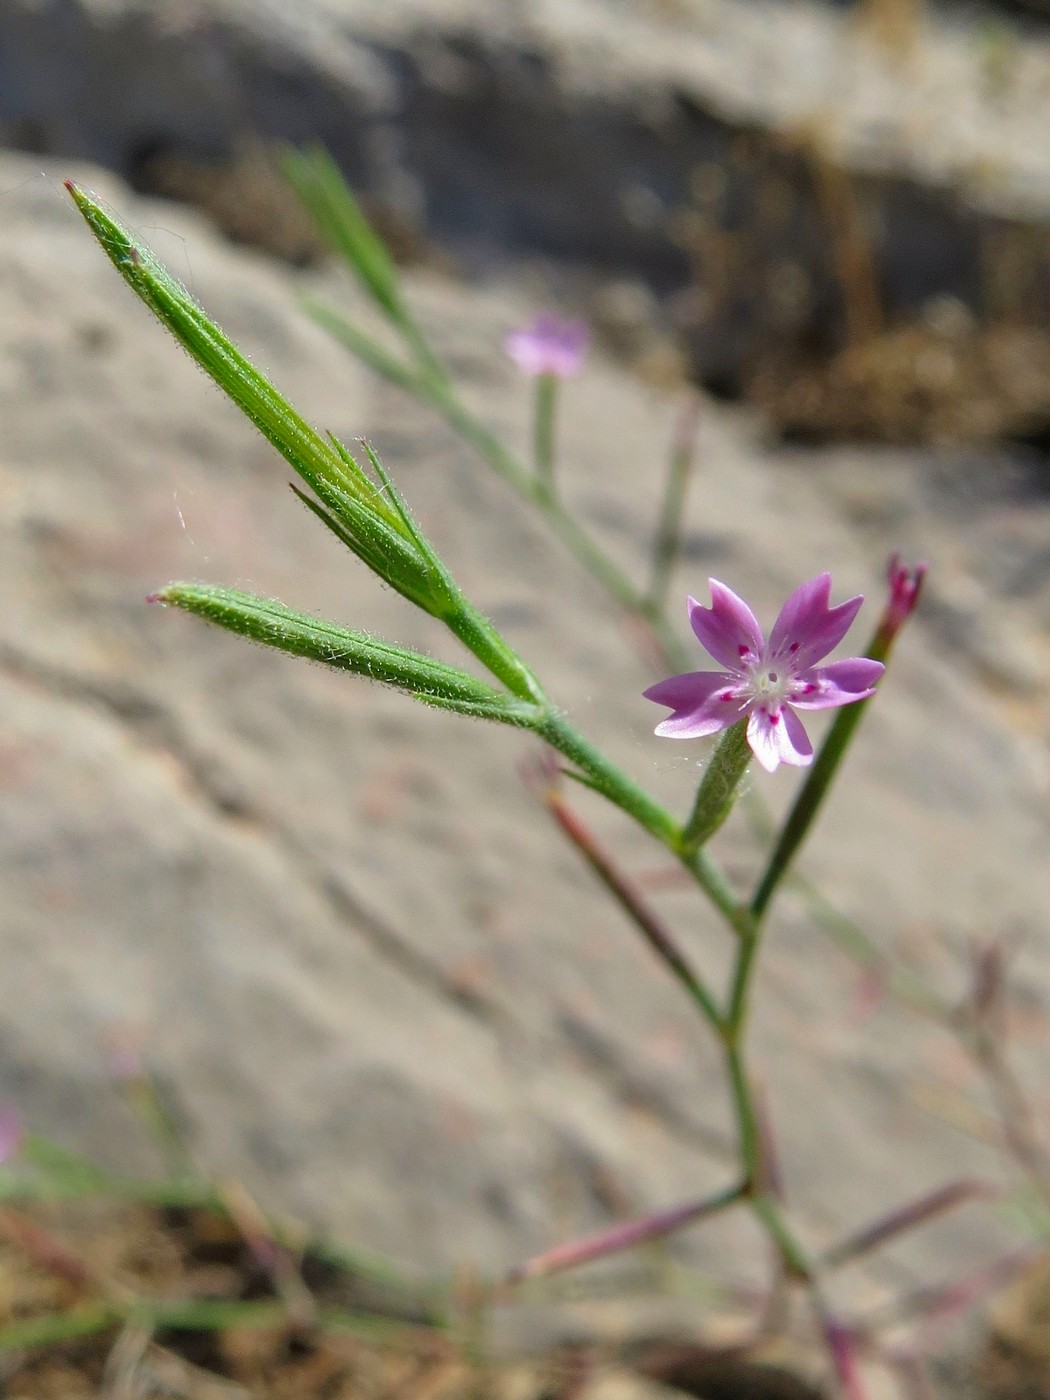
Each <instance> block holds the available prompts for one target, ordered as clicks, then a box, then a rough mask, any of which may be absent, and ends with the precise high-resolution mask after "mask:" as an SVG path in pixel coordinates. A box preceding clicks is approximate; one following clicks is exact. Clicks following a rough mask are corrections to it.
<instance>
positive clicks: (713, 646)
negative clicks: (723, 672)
mask: <svg viewBox="0 0 1050 1400" xmlns="http://www.w3.org/2000/svg"><path fill="white" fill-rule="evenodd" d="M707 582H708V584H709V585H710V588H711V606H710V608H704V607H701V605H700V604H699V603H698V602H697V601H696V599H695V598H689V599H688V600H687V606H688V608H689V622H690V625H691V626H692V629H693V631H694V632H695V633H696V636H697V640H698V641H699V643H700V645H701V646H702V647H704V648H705V650H707V651H709V652H710V653H711V655H712V656H713V657H714V658H715V660H716V661H720V662H721V663H722V665H723V666H728V667H729V668H730V669H731V670H733V671H739V670H740V667H741V662H742V661H743V660H744V658H745V657H746V656H748V655H750V654H752V653H753V654H754V655H755V656H758V655H760V654H761V651H762V647H763V646H764V645H765V642H764V639H763V636H762V629H761V627H759V625H758V622H757V621H756V619H755V615H754V613H753V612H752V611H751V609H750V608H749V607H748V605H747V604H746V603H745V602H744V600H743V598H738V597H737V595H736V594H735V593H734V592H733V590H732V589H731V588H727V587H726V586H725V584H724V583H719V581H718V579H716V578H711V579H708V580H707Z"/></svg>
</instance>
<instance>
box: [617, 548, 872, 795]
mask: <svg viewBox="0 0 1050 1400" xmlns="http://www.w3.org/2000/svg"><path fill="white" fill-rule="evenodd" d="M708 582H709V583H710V585H711V606H710V608H704V607H701V606H700V604H699V603H698V602H697V601H696V599H695V598H690V599H689V603H688V606H689V621H690V623H691V624H692V627H693V631H694V632H695V633H696V635H697V637H698V638H699V640H700V643H701V645H702V646H703V647H705V648H706V650H707V651H709V652H710V653H711V655H712V656H713V657H714V658H715V660H716V661H720V662H721V663H722V665H723V666H724V667H725V668H726V669H725V671H691V672H689V674H687V675H684V676H672V677H671V678H670V680H666V681H660V682H659V683H658V684H657V685H654V686H650V687H649V689H648V690H647V691H646V692H645V695H646V698H647V699H649V700H655V701H656V703H657V704H658V705H667V706H668V707H669V708H670V709H671V710H672V711H673V713H672V714H671V715H670V716H669V717H668V718H667V719H665V720H664V721H663V722H662V723H661V724H658V725H657V726H656V732H657V734H662V735H664V736H665V737H667V738H669V739H699V738H702V737H703V736H704V735H707V734H717V733H718V732H719V731H720V730H722V729H728V728H729V727H730V726H731V725H733V724H735V723H736V722H737V721H738V720H740V719H742V718H743V716H744V715H746V716H747V742H748V743H749V744H750V745H751V749H752V752H753V753H754V755H755V757H756V758H757V759H758V761H759V763H761V765H762V767H763V768H765V769H767V770H768V771H769V772H770V773H772V772H773V770H774V769H775V768H776V767H777V765H778V764H780V763H793V764H795V765H797V766H799V767H804V766H805V765H806V764H808V763H811V762H812V760H813V745H812V744H811V743H810V741H809V736H808V735H807V733H806V731H805V729H804V728H803V725H802V721H801V720H800V719H799V717H798V715H796V714H795V710H796V709H798V710H826V709H830V708H832V707H833V706H836V705H851V704H852V703H853V702H854V701H855V700H866V699H867V698H868V696H869V695H873V694H874V693H875V692H874V685H875V682H876V681H877V680H878V678H879V676H881V675H882V672H883V670H884V667H883V665H882V663H881V662H880V661H869V660H868V659H867V657H860V656H852V657H850V658H849V659H848V660H847V661H832V662H829V663H828V665H826V666H817V664H816V663H817V662H818V661H820V660H821V659H822V658H823V657H825V656H827V654H828V652H829V651H831V650H832V648H833V647H836V646H838V644H839V642H841V641H842V638H843V637H844V636H845V635H846V633H847V632H848V631H849V628H850V624H851V623H852V622H853V619H854V618H855V617H856V615H857V611H858V609H859V608H860V605H861V603H862V602H863V601H864V600H863V598H850V600H849V601H848V602H846V603H840V604H839V605H838V607H837V608H832V607H829V606H828V603H829V600H830V598H831V575H830V574H819V575H818V576H817V577H816V578H815V579H810V581H809V583H804V584H802V586H801V587H800V588H796V589H795V591H794V593H792V595H791V597H790V598H789V599H788V600H787V602H786V603H785V604H784V606H783V607H782V608H781V610H780V616H779V617H778V618H777V620H776V622H775V623H774V624H773V630H772V632H771V633H770V634H769V641H768V642H767V641H766V640H765V638H764V637H763V635H762V629H761V628H760V627H759V625H758V623H757V622H756V621H755V617H754V614H753V613H752V611H751V609H750V608H749V607H748V606H747V604H746V603H745V602H744V601H743V599H742V598H738V597H737V596H736V594H735V593H734V592H733V591H732V590H731V589H729V588H727V587H726V586H725V584H724V583H719V582H718V580H717V579H709V580H708Z"/></svg>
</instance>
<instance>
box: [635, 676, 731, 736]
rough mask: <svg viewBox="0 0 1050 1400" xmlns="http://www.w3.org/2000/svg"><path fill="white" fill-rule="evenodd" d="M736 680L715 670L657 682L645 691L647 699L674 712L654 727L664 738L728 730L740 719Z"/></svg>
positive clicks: (701, 734) (702, 734)
mask: <svg viewBox="0 0 1050 1400" xmlns="http://www.w3.org/2000/svg"><path fill="white" fill-rule="evenodd" d="M736 686H737V678H736V677H735V676H727V675H723V674H722V673H721V672H718V671H690V672H688V673H687V674H686V675H683V676H671V677H670V679H669V680H666V681H658V682H657V684H656V685H651V686H650V687H649V689H648V690H647V691H645V698H646V700H655V701H656V703H657V704H658V705H667V706H669V707H670V708H671V709H672V710H673V711H674V713H673V714H671V715H669V716H668V717H667V719H665V720H661V722H660V723H659V724H658V725H657V726H656V732H657V734H660V735H662V736H663V737H664V738H665V739H700V738H703V737H704V735H706V734H717V733H718V731H719V730H720V729H728V728H729V726H730V725H731V724H735V723H736V721H737V720H738V719H739V718H740V697H739V696H738V694H737V690H736Z"/></svg>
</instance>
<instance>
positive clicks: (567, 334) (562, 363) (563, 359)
mask: <svg viewBox="0 0 1050 1400" xmlns="http://www.w3.org/2000/svg"><path fill="white" fill-rule="evenodd" d="M590 339H591V337H590V332H589V331H588V329H587V327H586V326H585V325H584V323H583V322H582V321H563V320H562V319H561V318H560V317H559V316H555V315H553V313H551V312H549V311H545V312H543V313H542V314H541V315H539V316H537V317H536V319H535V321H533V323H532V325H531V326H527V327H526V328H524V329H523V330H517V331H511V333H510V335H508V336H507V338H506V340H505V341H504V342H503V348H504V349H505V350H506V352H507V354H508V355H509V356H510V358H511V359H512V360H513V361H514V363H515V364H516V365H517V367H518V368H519V369H520V370H521V372H522V374H527V375H529V377H530V378H535V377H536V376H537V375H541V374H550V375H553V376H554V377H555V378H556V379H570V378H571V377H572V376H573V375H574V374H575V373H576V372H577V370H578V369H579V368H580V366H581V365H582V364H583V357H584V356H585V355H586V354H587V347H588V345H589V344H590Z"/></svg>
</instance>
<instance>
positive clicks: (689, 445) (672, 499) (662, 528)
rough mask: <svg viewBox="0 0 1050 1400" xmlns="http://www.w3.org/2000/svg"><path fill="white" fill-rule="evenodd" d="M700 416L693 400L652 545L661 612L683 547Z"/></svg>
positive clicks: (653, 586)
mask: <svg viewBox="0 0 1050 1400" xmlns="http://www.w3.org/2000/svg"><path fill="white" fill-rule="evenodd" d="M699 416H700V400H699V399H698V398H695V397H693V398H690V400H689V402H688V404H687V405H686V409H685V412H684V413H683V415H682V419H681V421H680V423H679V425H678V429H677V431H676V433H675V441H674V444H673V446H672V448H671V460H670V462H669V464H668V469H667V486H666V488H665V490H664V499H663V504H662V506H661V508H660V520H659V523H658V525H657V527H656V539H655V540H654V542H653V577H652V582H651V583H650V585H649V603H650V604H651V606H652V607H653V608H654V609H659V610H660V612H663V611H664V609H665V608H666V606H667V589H668V586H669V584H670V582H671V573H672V570H673V569H674V565H675V560H676V559H677V557H678V552H679V550H680V548H681V544H682V515H683V512H684V510H685V493H686V488H687V486H688V484H689V476H690V473H691V472H692V469H693V454H694V449H695V447H696V428H697V422H698V420H699Z"/></svg>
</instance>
